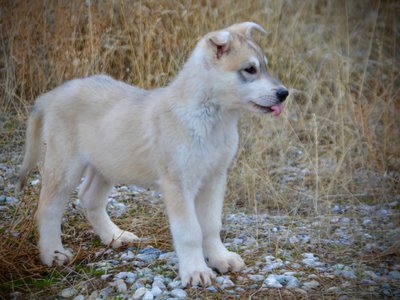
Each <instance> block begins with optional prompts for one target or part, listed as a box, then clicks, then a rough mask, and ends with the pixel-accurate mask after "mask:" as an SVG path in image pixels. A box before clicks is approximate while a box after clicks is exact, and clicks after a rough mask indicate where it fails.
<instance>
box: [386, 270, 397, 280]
mask: <svg viewBox="0 0 400 300" xmlns="http://www.w3.org/2000/svg"><path fill="white" fill-rule="evenodd" d="M389 278H391V279H395V280H399V279H400V272H399V271H390V272H389Z"/></svg>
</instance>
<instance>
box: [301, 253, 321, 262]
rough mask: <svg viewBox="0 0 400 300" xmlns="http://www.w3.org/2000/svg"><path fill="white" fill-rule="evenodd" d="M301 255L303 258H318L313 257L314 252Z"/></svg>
mask: <svg viewBox="0 0 400 300" xmlns="http://www.w3.org/2000/svg"><path fill="white" fill-rule="evenodd" d="M302 256H303V257H305V258H309V259H314V260H315V259H318V258H316V257H314V253H303V254H302Z"/></svg>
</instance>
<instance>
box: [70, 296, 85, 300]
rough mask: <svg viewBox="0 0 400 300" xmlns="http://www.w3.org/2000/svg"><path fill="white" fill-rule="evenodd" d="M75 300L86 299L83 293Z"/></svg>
mask: <svg viewBox="0 0 400 300" xmlns="http://www.w3.org/2000/svg"><path fill="white" fill-rule="evenodd" d="M73 300H85V296H83V295H78V296H76V297H75V298H74V299H73Z"/></svg>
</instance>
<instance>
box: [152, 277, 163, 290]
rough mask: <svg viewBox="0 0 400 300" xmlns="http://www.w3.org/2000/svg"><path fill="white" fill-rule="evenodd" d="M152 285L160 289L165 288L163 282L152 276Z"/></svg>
mask: <svg viewBox="0 0 400 300" xmlns="http://www.w3.org/2000/svg"><path fill="white" fill-rule="evenodd" d="M152 287H153V288H154V287H158V288H159V289H160V290H165V289H166V288H167V287H166V286H165V284H164V282H163V281H162V280H161V279H159V278H157V277H156V278H154V281H153V284H152Z"/></svg>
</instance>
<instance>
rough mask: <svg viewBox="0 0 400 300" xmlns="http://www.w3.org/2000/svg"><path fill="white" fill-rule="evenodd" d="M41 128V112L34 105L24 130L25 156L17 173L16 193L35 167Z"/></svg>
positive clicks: (38, 153)
mask: <svg viewBox="0 0 400 300" xmlns="http://www.w3.org/2000/svg"><path fill="white" fill-rule="evenodd" d="M42 127H43V111H42V110H41V109H40V108H39V105H35V107H34V109H33V111H32V112H31V114H30V116H29V120H28V127H27V129H26V142H25V156H24V160H23V162H22V166H21V170H20V171H19V175H18V180H17V183H16V191H17V192H20V191H21V190H22V188H23V187H24V184H25V181H26V176H27V175H28V173H29V172H30V171H31V170H32V169H33V168H34V167H35V166H36V163H37V161H38V160H39V156H40V150H41V136H42Z"/></svg>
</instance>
